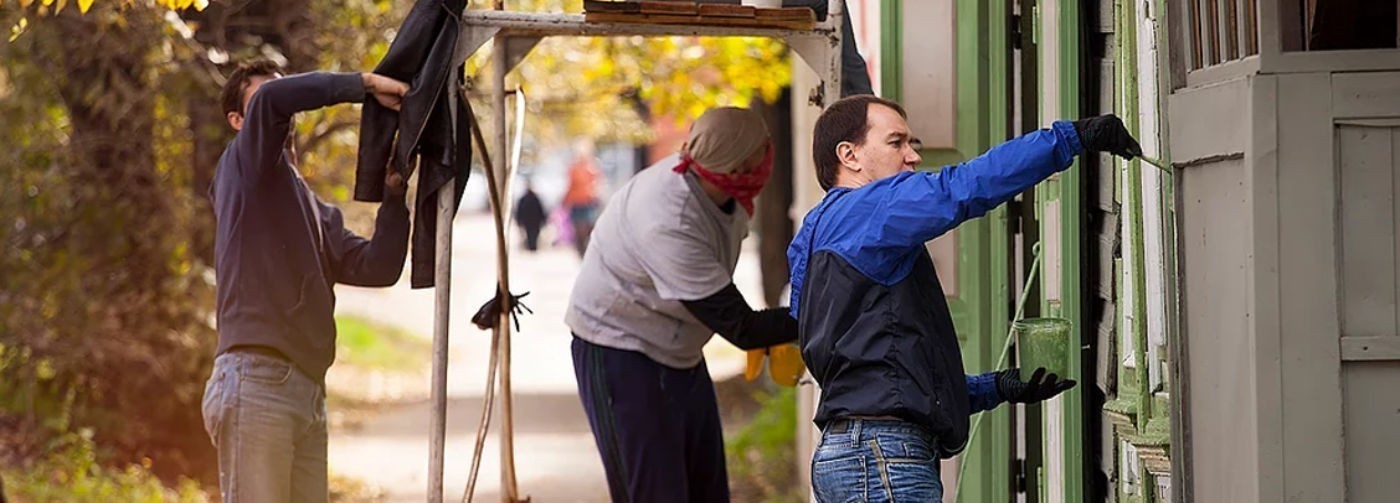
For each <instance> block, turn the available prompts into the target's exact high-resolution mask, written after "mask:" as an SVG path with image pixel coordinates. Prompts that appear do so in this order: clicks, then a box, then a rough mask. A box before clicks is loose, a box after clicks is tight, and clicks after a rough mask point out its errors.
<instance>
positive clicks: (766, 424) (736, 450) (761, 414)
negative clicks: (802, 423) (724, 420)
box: [724, 388, 807, 503]
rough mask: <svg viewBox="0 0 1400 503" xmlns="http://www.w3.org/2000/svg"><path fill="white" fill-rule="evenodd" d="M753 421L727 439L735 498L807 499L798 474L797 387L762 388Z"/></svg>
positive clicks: (777, 502)
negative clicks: (758, 406) (758, 405)
mask: <svg viewBox="0 0 1400 503" xmlns="http://www.w3.org/2000/svg"><path fill="white" fill-rule="evenodd" d="M754 398H755V400H757V401H758V402H759V403H760V404H761V406H760V408H759V410H758V412H757V413H756V414H754V417H753V420H752V421H750V422H749V424H747V425H744V427H743V428H742V429H740V430H739V432H738V433H736V434H734V435H731V436H730V437H729V439H728V440H726V441H725V446H724V452H725V457H726V458H727V460H728V466H729V479H730V484H731V486H732V488H733V490H734V492H735V493H736V496H735V498H736V499H740V498H739V496H743V498H742V499H744V500H747V501H763V502H767V503H787V502H799V501H805V499H806V496H807V491H806V490H804V488H802V487H800V484H799V483H798V476H797V449H796V440H797V393H796V389H795V388H777V389H776V390H773V389H762V390H759V391H756V392H755V396H754Z"/></svg>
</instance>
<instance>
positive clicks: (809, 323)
mask: <svg viewBox="0 0 1400 503" xmlns="http://www.w3.org/2000/svg"><path fill="white" fill-rule="evenodd" d="M1081 150H1082V147H1081V146H1080V144H1079V136H1078V134H1077V133H1076V132H1075V129H1074V125H1073V124H1072V123H1070V122H1064V121H1061V122H1056V123H1055V124H1054V125H1053V126H1052V127H1051V128H1050V129H1043V130H1040V131H1036V132H1033V133H1030V134H1027V135H1025V136H1022V137H1020V138H1016V139H1014V140H1011V141H1009V142H1006V143H1004V144H1002V145H999V146H997V147H995V148H993V149H991V150H990V151H988V152H987V153H986V154H983V155H982V156H981V157H978V158H976V159H973V160H971V161H968V162H966V163H962V164H959V165H956V166H948V167H945V168H943V169H942V170H940V171H937V172H926V171H913V172H906V173H900V174H898V175H895V176H892V177H889V178H886V179H883V180H879V181H877V182H874V183H871V184H869V185H866V186H864V187H861V188H858V189H850V188H842V187H836V188H832V189H831V190H830V191H828V192H827V194H826V197H825V198H823V199H822V201H821V203H820V204H818V205H817V207H816V208H813V209H812V211H810V212H808V213H807V216H806V217H805V218H803V220H802V228H801V229H800V230H799V231H798V233H797V236H796V237H795V238H793V241H792V245H791V246H789V247H788V264H789V267H791V269H792V298H791V302H792V303H791V304H790V305H791V306H792V307H791V309H792V317H793V318H795V319H797V320H798V325H799V333H800V343H801V345H802V357H803V359H804V360H805V361H806V362H807V367H808V368H809V369H810V370H811V372H812V376H813V377H814V378H816V381H817V383H818V384H820V385H821V388H822V396H821V404H820V406H819V407H818V409H817V416H816V418H815V421H816V423H817V426H818V427H825V426H826V424H827V423H828V422H830V421H832V420H834V419H840V418H842V417H847V416H893V417H898V418H901V419H903V420H906V421H910V422H913V423H915V424H918V425H920V426H922V427H924V428H926V429H928V431H929V432H930V433H931V434H933V435H934V436H935V437H936V438H937V441H938V444H939V446H940V448H941V450H942V451H943V455H944V456H951V455H953V454H956V453H957V452H959V451H961V450H962V449H963V447H964V445H965V444H966V442H967V435H968V415H969V414H971V413H974V412H980V411H983V410H990V409H992V408H994V407H996V406H997V405H998V404H999V403H1001V402H1002V401H1003V398H1002V397H1001V396H1000V395H999V394H998V393H997V391H996V385H995V383H994V380H993V379H992V375H991V374H983V375H977V376H967V375H965V374H964V373H963V364H962V353H961V350H960V349H959V347H958V338H957V333H956V331H955V330H954V328H953V320H952V317H951V315H950V314H949V312H948V302H947V300H946V299H945V298H944V295H943V287H942V286H941V285H940V284H939V282H938V273H937V272H936V271H935V270H934V268H933V260H932V259H931V258H930V257H929V255H928V251H927V249H926V248H925V247H924V244H925V242H927V241H929V240H931V239H933V238H935V237H938V236H939V235H941V234H943V233H945V232H948V231H949V230H952V229H953V228H954V227H957V226H958V224H960V223H962V222H963V221H966V220H968V219H972V218H976V217H979V216H982V215H983V214H985V213H987V212H988V211H990V210H991V209H992V208H995V207H997V206H998V205H1000V204H1002V203H1003V202H1006V201H1007V200H1010V199H1011V198H1013V197H1015V196H1016V194H1019V193H1021V192H1023V191H1025V190H1026V189H1029V188H1031V187H1032V186H1034V185H1035V184H1037V183H1039V182H1040V181H1042V180H1044V179H1046V178H1047V177H1049V176H1050V175H1052V174H1054V173H1056V172H1059V171H1063V170H1065V169H1067V168H1068V167H1069V166H1070V163H1071V161H1072V160H1073V158H1074V156H1075V155H1076V154H1078V153H1079V152H1080V151H1081Z"/></svg>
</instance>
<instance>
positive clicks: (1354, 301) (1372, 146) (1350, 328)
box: [1337, 125, 1396, 337]
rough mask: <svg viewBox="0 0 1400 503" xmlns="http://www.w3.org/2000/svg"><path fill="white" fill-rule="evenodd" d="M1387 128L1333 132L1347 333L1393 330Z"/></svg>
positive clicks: (1391, 206) (1392, 237)
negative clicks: (1337, 160)
mask: <svg viewBox="0 0 1400 503" xmlns="http://www.w3.org/2000/svg"><path fill="white" fill-rule="evenodd" d="M1392 131H1393V130H1392V129H1391V128H1378V127H1364V126H1351V125H1343V126H1341V127H1340V128H1339V130H1338V133H1337V140H1338V142H1339V145H1338V148H1337V151H1338V158H1339V161H1340V163H1341V166H1340V170H1339V171H1340V173H1341V180H1340V181H1341V197H1340V201H1338V206H1339V207H1340V208H1339V210H1340V212H1341V226H1342V232H1341V254H1342V257H1341V258H1342V260H1341V262H1340V264H1341V269H1342V271H1341V273H1342V278H1341V280H1342V281H1341V287H1342V329H1341V334H1342V335H1343V336H1346V337H1357V336H1361V337H1364V336H1375V335H1384V334H1390V333H1394V332H1395V331H1396V323H1395V270H1396V266H1395V179H1394V173H1393V169H1394V166H1395V159H1394V158H1393V157H1392V155H1391V153H1392V150H1391V149H1392V145H1391V135H1392Z"/></svg>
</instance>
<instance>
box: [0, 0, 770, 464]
mask: <svg viewBox="0 0 1400 503" xmlns="http://www.w3.org/2000/svg"><path fill="white" fill-rule="evenodd" d="M581 4H582V2H581V1H579V0H562V1H561V0H523V1H518V2H517V1H511V2H507V8H510V9H515V10H550V11H571V12H577V11H579V10H580V9H581ZM410 6H411V2H407V1H391V0H230V1H214V2H209V3H208V4H207V5H206V4H205V2H203V1H201V0H154V1H141V0H101V1H95V2H94V1H92V0H75V1H73V2H69V1H67V0H0V27H13V29H12V30H11V33H10V37H8V39H9V40H8V42H5V43H0V118H3V119H0V445H4V446H5V447H6V449H5V450H0V463H7V462H9V463H23V462H26V461H27V460H34V459H40V458H42V457H43V456H44V455H46V454H47V453H48V451H51V450H52V449H54V442H53V439H56V438H61V437H63V436H64V435H65V434H68V433H71V432H73V431H75V430H76V429H78V428H90V429H91V431H92V432H93V434H92V440H93V442H94V445H95V446H96V447H95V449H96V453H97V454H98V455H99V457H100V458H101V459H103V460H105V462H110V463H112V464H113V465H116V466H126V465H127V464H130V463H136V464H139V465H143V466H150V467H151V469H153V470H154V471H155V472H156V473H158V474H161V475H162V476H163V477H165V478H167V479H170V480H173V477H174V476H176V475H190V476H195V477H198V478H201V479H203V480H205V481H211V480H213V474H214V471H213V470H214V466H213V449H212V447H210V445H209V441H208V438H207V436H206V435H205V433H204V431H203V421H202V419H201V417H200V412H199V411H200V406H199V405H200V401H201V398H202V394H203V384H204V381H205V378H206V377H207V375H208V371H209V366H210V364H211V361H212V356H213V348H214V344H215V341H216V336H215V333H214V330H213V318H214V313H213V307H214V299H213V272H212V269H211V266H212V256H213V253H212V250H213V234H212V231H213V216H212V213H211V211H210V208H209V202H208V197H207V191H208V187H209V182H210V180H211V179H212V176H213V170H214V166H215V164H216V163H217V160H218V157H219V155H220V154H221V153H222V151H223V148H224V146H225V145H226V144H227V142H228V140H229V139H230V138H231V135H232V132H231V130H230V129H229V128H228V126H227V123H226V121H225V119H224V117H223V113H222V111H221V110H220V108H219V103H218V90H219V87H220V86H221V85H222V83H223V75H225V74H226V73H227V71H228V64H230V63H231V62H236V61H241V60H245V59H248V58H251V57H269V58H272V59H275V60H279V61H281V62H283V63H284V65H285V66H286V67H287V69H288V71H289V72H299V71H307V70H313V69H322V70H330V71H360V70H369V69H371V68H373V66H374V64H376V63H377V62H378V60H379V59H380V58H381V57H382V55H383V54H384V53H385V51H386V50H387V47H388V44H389V43H390V41H392V39H393V36H394V34H395V29H396V28H397V26H398V23H399V22H400V21H402V19H403V15H404V14H405V13H406V12H407V10H408V8H409V7H410ZM186 7H195V8H194V9H184V10H172V9H183V8H186ZM477 7H479V6H477ZM485 54H487V52H486V51H482V52H481V53H480V54H478V57H476V58H473V59H472V61H471V63H470V64H469V69H468V72H469V74H471V78H472V80H473V81H474V82H478V83H481V82H487V80H485V79H484V78H482V75H484V72H483V71H482V67H483V66H484V63H485V62H486V61H487V60H486V59H483V58H482V57H481V56H483V55H485ZM789 79H790V75H789V67H788V64H787V51H786V48H785V47H783V46H782V44H781V43H778V42H774V41H769V40H752V39H705V38H659V39H641V38H600V39H590V38H564V39H553V40H549V41H546V42H545V43H543V44H541V46H540V47H539V48H537V49H536V50H535V51H534V52H533V53H532V55H531V56H530V57H529V58H527V59H526V60H525V62H524V63H523V64H522V65H521V67H520V68H519V69H518V70H517V71H516V72H514V73H513V74H512V75H511V76H510V80H509V84H508V85H509V86H511V87H512V88H516V87H523V88H524V89H525V90H526V92H527V94H528V95H529V96H530V98H531V102H530V108H529V112H530V114H531V119H530V124H531V129H530V132H531V135H532V136H534V137H536V138H538V139H540V140H543V141H542V142H541V143H547V142H548V141H550V140H558V139H567V138H569V137H574V136H580V135H582V136H590V137H594V138H597V139H599V140H600V141H608V140H632V141H637V140H642V139H645V138H646V136H647V132H648V130H649V127H648V126H647V121H648V120H649V119H648V117H651V116H661V117H671V118H673V119H675V120H679V121H683V120H686V119H689V118H692V117H694V116H696V115H698V114H699V113H700V112H702V111H703V110H704V109H705V108H707V107H710V106H714V105H724V104H733V105H740V106H742V105H746V104H748V103H750V102H751V101H753V100H755V99H764V100H769V101H771V100H773V99H775V98H776V97H777V96H778V95H779V94H780V93H781V90H782V88H783V87H785V86H786V85H787V83H788V81H789ZM477 87H478V88H481V89H482V90H484V86H480V85H478V86H477ZM473 92H476V91H473ZM477 101H478V102H484V100H481V99H478V100H477ZM357 108H358V107H335V108H331V109H327V110H323V111H319V112H314V113H309V114H305V115H306V116H305V117H304V118H302V119H301V120H300V121H299V122H298V124H297V128H296V131H297V143H298V147H299V148H298V155H299V156H300V161H301V163H300V165H301V166H302V168H301V169H302V171H303V174H304V175H305V176H306V178H307V180H308V181H309V182H310V183H311V184H312V185H313V187H315V188H316V190H317V192H318V193H319V194H321V195H322V197H324V198H326V199H328V200H331V201H333V202H344V201H346V200H348V199H349V197H348V196H349V184H350V183H352V180H353V170H354V168H353V167H354V165H355V162H354V160H355V142H356V128H357V125H358V119H359V113H358V110H357ZM478 111H479V112H478V113H482V114H486V113H490V112H491V111H490V110H487V109H486V107H484V106H478ZM483 121H484V123H488V124H489V123H490V122H489V121H487V120H486V118H485V117H483ZM361 230H365V231H367V230H368V228H367V226H366V227H362V228H361ZM5 457H12V458H15V459H8V460H7V459H3V458H5Z"/></svg>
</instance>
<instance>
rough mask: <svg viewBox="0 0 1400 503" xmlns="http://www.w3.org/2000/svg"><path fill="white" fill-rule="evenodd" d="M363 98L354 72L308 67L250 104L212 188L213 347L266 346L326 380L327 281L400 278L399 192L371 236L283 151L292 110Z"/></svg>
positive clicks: (402, 223)
mask: <svg viewBox="0 0 1400 503" xmlns="http://www.w3.org/2000/svg"><path fill="white" fill-rule="evenodd" d="M364 96H365V89H364V84H363V82H362V81H361V79H360V76H359V74H332V73H308V74H302V75H293V76H289V77H284V78H279V79H274V80H270V81H267V82H265V83H264V84H263V85H262V86H261V87H259V88H258V90H257V92H256V93H254V94H253V96H252V99H251V100H250V101H249V103H248V109H247V113H246V114H245V116H244V123H243V129H242V130H241V131H239V133H238V135H237V136H235V137H234V138H233V141H232V142H231V143H229V146H228V148H227V149H225V150H224V153H223V156H221V157H220V158H219V164H218V168H217V171H216V172H215V174H214V183H213V185H212V186H211V187H210V197H211V198H212V200H213V205H214V218H215V223H216V226H217V227H216V234H215V238H214V254H215V256H214V270H215V275H216V282H217V290H218V300H217V309H218V315H217V318H218V330H219V346H218V352H219V353H223V352H225V351H228V350H229V349H230V348H233V347H235V346H261V347H266V348H271V349H274V350H276V351H278V352H280V353H282V354H283V355H285V356H287V357H288V358H289V359H291V360H292V363H294V364H295V365H296V366H297V367H298V368H299V369H301V371H302V372H305V373H306V374H307V375H309V376H311V377H312V378H314V379H316V380H317V381H322V380H324V379H325V374H326V369H327V368H329V367H330V365H331V362H332V360H334V359H335V335H336V334H335V318H334V310H335V293H334V291H333V290H332V287H333V286H334V285H335V284H336V283H345V284H350V285H359V286H390V285H393V284H394V283H395V282H397V281H398V279H399V275H400V274H401V272H402V271H403V264H404V257H405V255H406V254H407V250H408V230H409V226H408V208H407V206H405V205H404V199H403V196H386V197H385V200H384V203H383V204H382V205H381V206H380V208H379V214H378V217H377V219H376V220H375V230H374V239H373V240H367V239H365V238H362V237H360V236H357V235H355V233H353V232H351V231H349V230H347V229H346V228H345V224H344V221H343V218H342V216H341V213H340V210H339V209H337V208H336V207H334V206H331V205H329V204H326V203H325V202H324V201H321V200H320V198H318V197H316V195H315V194H314V193H312V192H311V189H310V188H309V187H307V185H306V181H305V180H303V179H302V177H301V175H300V174H299V173H298V172H297V170H296V167H295V166H293V165H292V163H291V160H290V157H289V154H288V152H286V150H285V145H286V141H287V134H288V132H289V130H290V128H291V124H292V116H293V115H294V114H296V113H297V112H300V111H305V110H315V109H318V108H321V107H325V106H329V105H334V104H337V103H348V102H355V101H360V100H361V99H363V98H364Z"/></svg>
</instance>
